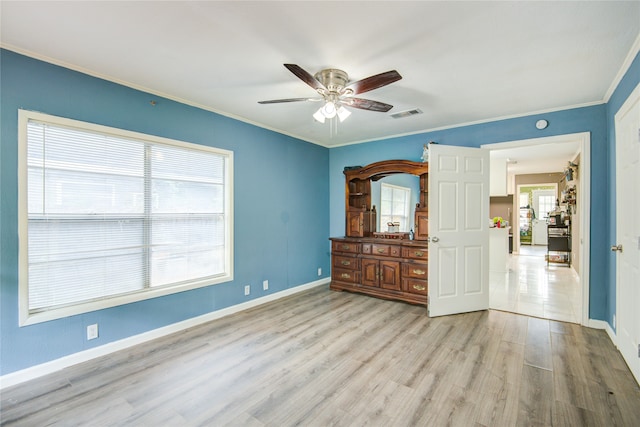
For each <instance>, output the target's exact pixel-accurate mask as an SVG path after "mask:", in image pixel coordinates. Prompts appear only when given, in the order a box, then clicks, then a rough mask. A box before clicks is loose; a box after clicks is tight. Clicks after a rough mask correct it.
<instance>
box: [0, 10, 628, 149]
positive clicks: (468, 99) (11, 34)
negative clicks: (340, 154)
mask: <svg viewBox="0 0 640 427" xmlns="http://www.w3.org/2000/svg"><path fill="white" fill-rule="evenodd" d="M0 7H1V10H0V12H1V22H0V23H1V32H0V41H1V43H2V46H3V47H6V48H8V49H11V50H14V51H17V52H21V53H26V54H28V55H31V56H35V57H37V58H41V59H45V60H48V61H50V62H54V63H58V64H61V65H64V66H66V67H69V68H72V69H76V70H80V71H83V72H87V73H89V74H92V75H96V76H99V77H103V78H106V79H109V80H112V81H115V82H118V83H122V84H125V85H128V86H131V87H135V88H139V89H142V90H145V91H148V92H151V93H153V94H156V95H162V96H165V97H168V98H171V99H176V100H180V101H182V102H186V103H189V104H192V105H196V106H199V107H202V108H205V109H208V110H211V111H215V112H218V113H221V114H224V115H227V116H230V117H234V118H238V119H240V120H244V121H247V122H249V123H253V124H256V125H258V126H262V127H265V128H268V129H273V130H276V131H278V132H282V133H284V134H288V135H292V136H295V137H297V138H300V139H303V140H306V141H310V142H313V143H316V144H320V145H323V146H327V147H331V146H338V145H344V144H350V143H355V142H363V141H368V140H373V139H380V138H386V137H391V136H397V135H403V134H410V133H418V132H422V131H428V130H434V129H439V128H446V127H451V126H456V125H461V124H468V123H476V122H482V121H488V120H492V119H496V118H505V117H514V116H519V115H526V114H530V113H536V112H546V111H553V110H559V109H564V108H568V107H575V106H583V105H592V104H598V103H602V102H604V101H606V99H607V98H608V96H609V95H610V93H609V91H610V89H611V87H612V85H613V84H614V82H616V79H618V78H619V73H620V71H621V69H623V68H624V65H625V61H627V62H628V61H629V58H630V55H631V54H633V53H634V52H633V50H634V49H637V44H638V43H637V38H638V34H639V33H640V2H638V1H630V2H620V1H604V2H596V1H578V2H564V1H555V2H523V1H513V2H485V1H473V2H435V1H413V2H401V1H355V2H346V1H342V2H329V1H306V2H286V1H257V2H245V1H233V2H225V1H199V2H184V1H174V2H156V1H139V2H128V1H116V2H108V1H104V2H80V1H59V2H48V1H45V2H36V1H20V2H15V1H2V2H1V3H0ZM634 42H635V44H634ZM284 63H293V64H298V65H299V66H301V67H302V68H304V69H305V70H307V71H308V72H310V73H311V74H314V73H315V72H317V71H319V70H321V69H323V68H340V69H342V70H345V71H346V72H347V73H349V76H350V78H351V80H352V81H355V80H360V79H362V78H365V77H368V76H370V75H373V74H378V73H381V72H384V71H388V70H392V69H395V70H397V71H398V72H399V73H400V74H401V75H402V76H403V79H402V80H400V81H398V82H395V83H393V84H391V85H388V86H385V87H383V88H380V89H376V90H374V91H371V92H367V93H365V94H362V95H360V97H362V98H368V99H374V100H377V101H382V102H385V103H389V104H392V105H394V108H393V109H392V110H391V111H389V112H388V113H378V112H370V111H364V110H355V109H354V110H353V114H352V115H351V117H349V118H348V119H347V120H346V121H345V122H344V123H340V124H339V125H338V127H337V133H335V134H332V133H331V132H330V128H331V126H329V125H328V124H324V125H323V124H320V123H317V122H315V121H314V120H313V119H312V117H311V115H312V113H313V112H314V111H315V110H316V109H317V108H318V104H317V103H312V102H296V103H286V104H271V105H260V104H258V103H257V101H260V100H268V99H278V98H295V97H309V96H314V95H315V92H314V91H313V89H311V88H310V87H309V86H307V85H306V84H304V83H303V82H302V81H301V80H299V79H298V78H296V77H295V76H294V75H293V74H292V73H291V72H289V71H288V70H287V69H286V68H285V67H284V66H283V64H284ZM160 102H161V101H160ZM414 108H419V109H420V110H422V111H423V112H424V114H422V115H416V116H411V117H408V118H403V119H393V118H391V117H390V115H391V114H392V113H397V112H401V111H405V110H409V109H414ZM532 126H533V124H532Z"/></svg>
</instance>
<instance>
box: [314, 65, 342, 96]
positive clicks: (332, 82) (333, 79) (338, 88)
mask: <svg viewBox="0 0 640 427" xmlns="http://www.w3.org/2000/svg"><path fill="white" fill-rule="evenodd" d="M313 77H315V79H316V80H318V81H319V82H320V83H322V84H323V85H324V87H326V88H327V89H328V90H329V92H335V93H341V92H342V90H343V89H344V88H345V86H346V85H347V83H348V82H349V75H348V74H347V73H345V72H344V71H342V70H337V69H335V68H328V69H326V70H322V71H318V72H317V73H316V74H315V75H314V76H313Z"/></svg>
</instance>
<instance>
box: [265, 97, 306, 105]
mask: <svg viewBox="0 0 640 427" xmlns="http://www.w3.org/2000/svg"><path fill="white" fill-rule="evenodd" d="M298 101H315V99H312V98H286V99H270V100H268V101H258V104H279V103H281V102H298Z"/></svg>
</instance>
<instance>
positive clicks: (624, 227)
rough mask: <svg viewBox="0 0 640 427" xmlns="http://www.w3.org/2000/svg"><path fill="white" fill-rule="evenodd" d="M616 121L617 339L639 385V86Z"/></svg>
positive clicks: (622, 108)
mask: <svg viewBox="0 0 640 427" xmlns="http://www.w3.org/2000/svg"><path fill="white" fill-rule="evenodd" d="M615 121H616V242H615V244H616V245H618V244H620V245H622V251H617V252H616V254H617V255H616V272H617V280H616V282H617V283H616V313H617V316H616V317H617V325H616V340H617V344H618V347H619V348H620V352H621V353H622V355H623V357H624V359H625V361H626V362H627V364H628V365H629V368H630V369H631V371H632V372H633V375H634V376H635V378H636V381H638V382H639V383H640V357H639V356H640V354H639V352H640V311H638V304H640V282H639V281H638V280H637V277H638V276H640V222H639V221H638V218H640V204H639V202H638V199H639V198H638V197H637V194H638V193H637V191H638V188H640V85H638V86H637V87H636V89H635V90H634V91H633V92H632V94H631V95H630V96H629V98H628V99H627V101H626V102H625V103H624V104H623V106H622V107H621V108H620V110H619V111H618V113H617V114H616V117H615Z"/></svg>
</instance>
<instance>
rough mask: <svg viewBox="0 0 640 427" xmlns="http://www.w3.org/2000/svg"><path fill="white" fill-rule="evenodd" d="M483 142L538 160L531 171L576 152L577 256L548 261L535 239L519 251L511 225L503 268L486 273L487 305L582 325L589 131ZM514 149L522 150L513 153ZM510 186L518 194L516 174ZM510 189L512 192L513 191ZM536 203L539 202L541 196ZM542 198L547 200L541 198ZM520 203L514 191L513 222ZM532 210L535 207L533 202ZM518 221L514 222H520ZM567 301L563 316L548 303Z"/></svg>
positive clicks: (585, 307)
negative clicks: (571, 264)
mask: <svg viewBox="0 0 640 427" xmlns="http://www.w3.org/2000/svg"><path fill="white" fill-rule="evenodd" d="M482 148H486V149H489V150H492V154H493V151H494V150H495V151H496V154H497V153H500V155H502V153H506V154H513V155H514V157H515V156H516V155H520V156H521V157H520V158H522V159H525V160H527V159H531V160H538V163H537V164H538V165H539V166H538V169H537V170H535V172H534V171H533V170H531V171H530V172H527V173H536V172H537V173H545V172H551V171H550V170H548V169H545V165H548V164H550V163H551V162H550V161H548V159H550V158H558V157H560V156H561V155H562V156H567V157H566V161H565V164H566V163H567V162H568V161H570V160H571V159H572V158H575V157H576V156H579V157H580V179H579V182H578V185H577V188H576V191H577V193H578V194H579V195H580V196H579V197H578V200H577V204H576V205H575V208H574V210H575V211H576V212H578V213H579V214H580V221H579V223H576V225H575V230H574V233H576V234H577V236H579V238H577V239H575V240H574V242H573V245H574V246H575V256H576V257H577V259H576V261H577V262H576V263H575V265H576V268H575V269H574V268H572V267H568V266H566V265H562V266H561V265H550V266H547V262H546V260H545V258H544V255H545V254H546V247H545V246H543V245H540V246H541V248H537V247H536V246H537V245H529V246H526V249H527V250H525V251H523V253H520V252H518V248H520V232H519V230H518V229H515V230H513V233H512V234H513V248H514V254H512V255H510V257H509V258H510V260H509V269H508V271H507V272H506V273H502V274H500V273H497V274H496V273H492V274H491V278H490V308H493V309H498V310H505V311H512V312H515V313H520V314H526V315H532V316H536V317H542V318H548V319H554V320H562V321H572V322H575V323H580V324H583V325H586V324H588V321H589V315H588V307H589V304H588V301H589V242H590V234H589V229H590V216H589V205H590V163H591V160H590V134H589V133H586V132H585V133H578V134H569V135H559V136H554V137H545V138H535V139H529V140H521V141H511V142H505V143H497V144H487V145H484V146H483V147H482ZM563 150H564V152H563ZM519 152H521V154H518V153H519ZM562 152H563V153H562ZM560 153H562V154H560ZM569 153H570V154H569ZM572 156H573V157H572ZM545 159H547V160H545ZM510 161H511V162H513V160H512V159H511V160H508V161H507V164H509V162H510ZM533 163H535V162H532V165H533ZM534 166H535V165H533V166H532V167H534ZM562 171H563V170H562V168H556V169H555V170H554V172H562ZM508 187H509V186H508ZM511 188H512V189H513V190H516V192H515V194H516V195H519V191H518V188H517V186H516V185H515V179H513V181H511ZM513 190H512V191H511V194H513ZM538 203H540V200H539V201H538ZM532 204H533V203H531V205H532ZM542 204H543V206H546V199H545V201H543V203H542ZM554 204H555V201H554ZM519 207H520V206H519V197H518V196H516V197H514V210H513V212H514V218H513V223H512V224H513V225H514V226H515V225H516V224H518V222H517V221H518V216H517V215H518V214H519V210H520V209H519ZM530 207H531V206H530ZM540 209H543V210H546V207H543V208H540V206H538V209H535V211H536V213H538V212H540ZM532 210H534V209H533V208H532ZM517 227H518V228H519V224H518V225H517ZM532 231H533V230H532ZM522 248H525V246H522ZM560 298H562V299H564V302H560V301H559V299H560ZM566 301H569V303H570V304H572V311H573V316H572V317H568V316H567V315H566V311H565V310H558V311H565V313H564V314H563V313H558V312H556V313H554V310H553V308H554V307H557V306H559V305H560V304H563V303H566ZM545 304H546V306H545ZM565 307H566V305H565ZM545 308H546V310H545Z"/></svg>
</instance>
